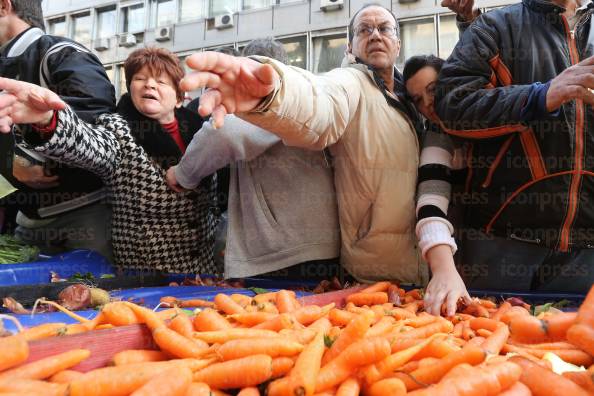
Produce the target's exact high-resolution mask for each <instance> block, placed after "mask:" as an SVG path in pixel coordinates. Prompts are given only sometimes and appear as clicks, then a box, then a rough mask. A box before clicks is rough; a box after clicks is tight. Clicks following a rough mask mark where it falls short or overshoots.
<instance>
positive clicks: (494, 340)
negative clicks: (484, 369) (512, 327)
mask: <svg viewBox="0 0 594 396" xmlns="http://www.w3.org/2000/svg"><path fill="white" fill-rule="evenodd" d="M508 338H509V327H507V326H506V325H505V324H503V323H501V324H500V325H499V326H497V329H495V331H494V332H493V333H492V334H491V335H490V336H489V337H487V339H486V340H485V342H483V344H482V345H481V346H482V347H483V349H484V350H485V351H486V352H487V353H489V354H491V355H499V352H500V351H501V348H503V346H504V345H505V343H506V342H507V339H508Z"/></svg>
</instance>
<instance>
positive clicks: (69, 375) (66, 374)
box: [48, 370, 84, 384]
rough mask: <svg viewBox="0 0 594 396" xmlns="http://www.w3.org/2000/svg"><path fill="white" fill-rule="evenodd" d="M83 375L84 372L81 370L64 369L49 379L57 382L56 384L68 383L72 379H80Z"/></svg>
mask: <svg viewBox="0 0 594 396" xmlns="http://www.w3.org/2000/svg"><path fill="white" fill-rule="evenodd" d="M83 375H84V374H83V373H81V372H80V371H75V370H62V371H60V372H57V373H56V374H54V375H52V376H51V377H50V378H49V380H48V381H49V382H53V383H56V384H67V383H69V382H71V381H74V380H75V379H79V378H80V377H82V376H83Z"/></svg>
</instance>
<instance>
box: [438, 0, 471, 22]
mask: <svg viewBox="0 0 594 396" xmlns="http://www.w3.org/2000/svg"><path fill="white" fill-rule="evenodd" d="M441 6H442V7H447V8H449V9H450V10H452V11H453V12H455V13H456V15H458V17H460V19H462V20H463V21H465V22H472V21H474V19H475V18H476V17H477V16H478V15H479V10H478V8H474V0H442V2H441Z"/></svg>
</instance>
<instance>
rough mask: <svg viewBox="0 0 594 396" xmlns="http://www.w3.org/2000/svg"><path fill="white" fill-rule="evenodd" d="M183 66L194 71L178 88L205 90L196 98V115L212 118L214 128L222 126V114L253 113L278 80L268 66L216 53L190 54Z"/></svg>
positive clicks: (274, 72)
mask: <svg viewBox="0 0 594 396" xmlns="http://www.w3.org/2000/svg"><path fill="white" fill-rule="evenodd" d="M186 63H187V64H188V66H189V67H190V68H192V69H194V70H196V71H195V72H192V73H189V74H187V75H186V77H185V78H184V79H183V80H182V81H181V84H180V85H181V88H182V89H183V90H184V91H194V90H197V89H199V88H203V87H207V88H209V89H208V90H207V91H206V92H205V93H204V94H203V95H202V96H201V97H200V107H199V108H198V112H199V113H200V115H201V116H203V117H205V116H207V115H209V114H212V116H213V119H214V123H213V125H214V127H215V128H218V127H220V126H222V125H223V119H224V118H225V115H226V114H231V113H236V112H246V111H250V110H253V109H255V108H256V107H257V106H258V104H260V102H261V101H262V99H263V98H265V97H266V96H268V95H269V94H270V93H271V92H272V91H273V90H274V87H275V82H276V81H277V80H278V79H279V76H278V73H277V72H276V71H275V70H274V68H273V67H272V66H270V65H267V64H262V63H259V62H256V61H255V60H252V59H249V58H240V57H234V56H230V55H225V54H221V53H218V52H203V53H199V54H194V55H192V56H190V57H189V58H188V59H187V60H186Z"/></svg>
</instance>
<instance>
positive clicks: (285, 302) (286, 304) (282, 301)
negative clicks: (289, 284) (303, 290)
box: [276, 290, 296, 313]
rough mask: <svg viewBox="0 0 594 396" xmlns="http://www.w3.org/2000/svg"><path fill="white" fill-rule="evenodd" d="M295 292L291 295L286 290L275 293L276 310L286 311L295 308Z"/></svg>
mask: <svg viewBox="0 0 594 396" xmlns="http://www.w3.org/2000/svg"><path fill="white" fill-rule="evenodd" d="M294 302H295V294H294V293H293V295H291V294H290V293H289V291H288V290H280V291H278V292H277V293H276V307H277V308H278V312H280V313H286V312H293V311H294V310H295V308H296V307H295V303H294Z"/></svg>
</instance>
